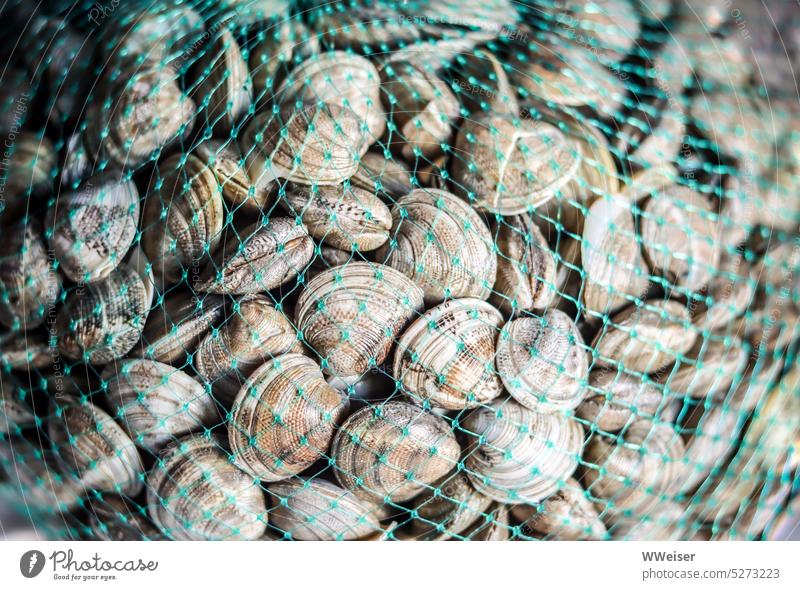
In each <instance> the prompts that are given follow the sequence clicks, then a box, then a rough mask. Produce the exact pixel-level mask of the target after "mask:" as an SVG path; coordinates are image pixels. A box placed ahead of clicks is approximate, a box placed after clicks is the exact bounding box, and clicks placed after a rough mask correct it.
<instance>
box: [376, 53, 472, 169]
mask: <svg viewBox="0 0 800 590" xmlns="http://www.w3.org/2000/svg"><path fill="white" fill-rule="evenodd" d="M380 77H381V87H380V90H381V98H382V99H383V106H384V108H385V109H386V114H387V117H388V118H389V121H390V122H391V124H392V127H391V130H392V131H393V132H395V131H396V133H397V139H394V138H393V137H392V135H391V134H390V136H389V139H390V142H389V144H390V146H392V144H399V145H398V146H397V147H398V149H399V151H400V152H401V153H402V155H403V157H405V158H406V159H408V160H411V159H413V158H414V157H415V155H416V154H422V155H423V156H425V157H431V156H434V155H436V154H438V153H440V152H441V151H442V145H443V144H448V143H450V141H449V140H450V137H451V136H452V134H453V129H452V122H453V121H454V120H455V119H456V117H458V115H459V103H458V99H456V97H455V95H454V94H453V92H452V91H451V90H450V88H449V87H448V86H447V84H446V83H445V82H444V81H443V80H441V79H440V78H439V77H438V76H437V75H436V72H435V70H434V69H433V68H432V67H431V66H430V65H429V64H426V65H424V66H423V65H422V64H421V63H419V62H409V61H406V62H404V61H399V60H396V61H395V60H393V61H391V62H389V63H387V64H386V65H385V66H384V67H383V68H382V69H381V73H380Z"/></svg>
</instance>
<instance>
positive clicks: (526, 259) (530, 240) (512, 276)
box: [489, 213, 557, 314]
mask: <svg viewBox="0 0 800 590" xmlns="http://www.w3.org/2000/svg"><path fill="white" fill-rule="evenodd" d="M492 233H493V234H494V243H495V245H496V246H497V254H498V255H497V278H496V279H495V282H494V289H493V291H492V295H491V297H490V298H489V300H490V301H491V302H492V303H493V304H494V305H496V306H497V308H498V309H500V310H501V311H503V312H505V313H508V314H512V313H519V312H522V311H533V310H534V309H546V308H547V307H548V306H549V305H550V304H551V303H552V302H553V299H554V298H555V295H556V276H557V275H556V257H555V254H554V253H553V252H552V251H551V250H550V246H549V245H548V243H547V240H545V238H544V236H543V235H542V232H541V231H540V230H539V228H538V227H537V226H536V224H535V223H534V222H533V219H532V217H531V216H530V215H528V214H526V213H523V214H521V215H514V216H511V217H505V218H503V219H502V221H498V222H496V223H495V225H494V229H493V232H492Z"/></svg>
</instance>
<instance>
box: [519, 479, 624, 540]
mask: <svg viewBox="0 0 800 590" xmlns="http://www.w3.org/2000/svg"><path fill="white" fill-rule="evenodd" d="M511 514H512V516H514V518H516V519H517V520H519V521H520V522H522V534H523V535H524V536H526V537H530V536H534V535H545V538H546V539H550V540H557V541H592V540H598V541H599V540H603V539H605V538H606V537H607V535H608V532H607V531H606V527H605V525H604V524H603V521H602V520H600V514H598V512H597V510H596V509H595V507H594V505H593V504H592V502H591V500H590V499H589V495H588V494H587V493H586V491H585V490H584V489H583V488H582V487H581V484H579V483H578V482H577V481H576V480H575V479H574V478H572V477H570V478H569V479H568V480H567V481H566V483H565V485H563V486H562V487H561V488H559V490H558V491H557V492H556V493H555V494H553V495H552V496H550V497H549V498H547V499H546V500H544V502H542V503H541V504H539V505H538V506H531V505H529V504H518V505H516V506H513V507H512V508H511Z"/></svg>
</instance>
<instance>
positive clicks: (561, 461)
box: [462, 400, 583, 504]
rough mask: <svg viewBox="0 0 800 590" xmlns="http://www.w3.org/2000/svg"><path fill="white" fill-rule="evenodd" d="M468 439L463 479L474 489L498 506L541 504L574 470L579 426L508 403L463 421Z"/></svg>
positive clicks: (579, 441) (562, 417)
mask: <svg viewBox="0 0 800 590" xmlns="http://www.w3.org/2000/svg"><path fill="white" fill-rule="evenodd" d="M462 428H463V430H464V431H465V432H467V433H468V434H469V435H470V436H471V438H472V439H473V444H472V446H470V447H467V448H466V449H465V450H466V460H465V463H466V467H467V476H468V477H469V479H470V481H471V482H472V484H473V486H475V489H476V490H478V491H479V492H480V493H482V494H484V495H485V496H489V497H490V498H492V499H493V500H496V501H497V502H501V503H503V504H517V503H520V502H541V501H542V500H544V499H545V498H547V497H548V496H550V495H551V494H553V493H554V492H556V491H557V490H558V489H559V488H560V487H561V482H562V481H563V480H564V479H566V478H568V477H569V476H571V475H572V473H573V472H574V471H575V468H576V467H577V466H578V459H579V458H580V456H581V452H582V446H583V429H582V428H581V425H580V424H579V423H578V422H576V421H575V420H572V419H570V418H567V417H566V416H565V415H564V414H561V413H554V414H540V413H538V412H534V411H532V410H529V409H528V408H526V407H525V406H522V405H520V404H518V403H516V402H515V401H513V400H495V401H494V402H492V403H491V404H488V405H486V406H482V407H480V408H477V409H475V410H473V411H472V412H471V413H470V414H469V415H468V416H467V417H466V419H465V420H464V421H463V426H462Z"/></svg>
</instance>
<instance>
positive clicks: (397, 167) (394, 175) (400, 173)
mask: <svg viewBox="0 0 800 590" xmlns="http://www.w3.org/2000/svg"><path fill="white" fill-rule="evenodd" d="M412 176H413V175H412V173H411V172H410V171H409V170H408V169H407V168H406V167H405V165H404V164H403V163H402V162H400V161H398V160H397V159H396V158H391V157H389V156H387V155H385V154H382V153H377V152H371V151H370V152H367V153H366V154H364V155H363V156H362V157H361V159H360V161H359V163H358V170H356V173H355V174H354V175H353V177H352V178H351V179H350V182H351V183H352V184H353V185H355V186H357V187H359V188H363V189H364V190H367V191H370V192H372V193H374V194H376V195H384V196H388V197H391V198H393V199H399V198H400V197H402V196H403V195H407V194H408V193H410V192H411V191H412V190H414V187H413V186H412V184H411V178H412Z"/></svg>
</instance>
